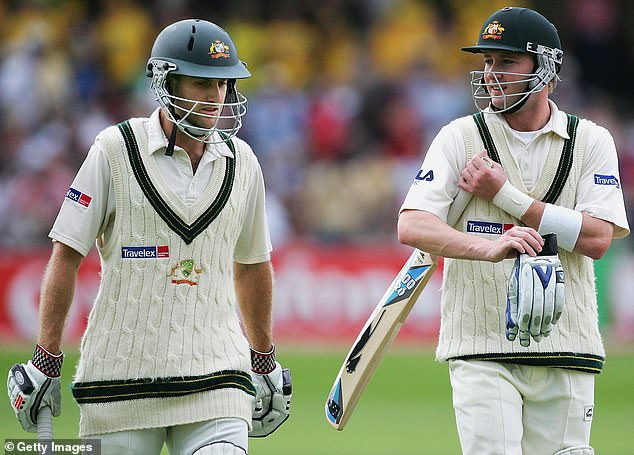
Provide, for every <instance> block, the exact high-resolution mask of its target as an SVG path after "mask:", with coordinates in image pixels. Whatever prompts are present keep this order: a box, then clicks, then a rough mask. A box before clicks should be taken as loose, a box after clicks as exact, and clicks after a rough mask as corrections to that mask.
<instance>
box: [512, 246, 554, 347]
mask: <svg viewBox="0 0 634 455" xmlns="http://www.w3.org/2000/svg"><path fill="white" fill-rule="evenodd" d="M544 242H545V243H544V247H543V248H542V251H541V252H540V253H539V254H538V255H537V256H535V257H531V256H529V255H528V254H520V255H519V256H518V258H517V259H516V261H515V265H514V267H513V272H512V274H511V278H510V280H509V285H508V293H507V305H506V338H507V339H508V340H509V341H513V340H515V338H516V337H518V336H519V340H520V344H521V345H522V346H524V347H526V346H529V345H530V342H531V338H532V339H533V340H535V341H536V342H537V343H539V342H540V341H541V339H542V337H544V336H546V337H547V336H549V335H550V332H551V331H552V330H553V328H554V325H555V324H557V321H558V320H559V318H560V317H561V314H562V312H563V307H564V302H565V286H564V270H563V268H562V266H561V262H560V260H559V255H558V254H557V252H558V249H557V236H556V235H555V234H547V235H545V236H544Z"/></svg>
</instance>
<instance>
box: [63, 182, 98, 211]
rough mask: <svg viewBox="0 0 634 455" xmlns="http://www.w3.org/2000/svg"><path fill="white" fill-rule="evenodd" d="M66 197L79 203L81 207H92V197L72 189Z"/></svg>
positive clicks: (69, 189)
mask: <svg viewBox="0 0 634 455" xmlns="http://www.w3.org/2000/svg"><path fill="white" fill-rule="evenodd" d="M66 197H67V198H68V199H70V200H71V201H74V202H76V203H78V204H79V205H83V206H84V207H88V206H90V202H91V201H92V197H90V196H88V195H87V194H86V193H82V192H81V191H78V190H76V189H75V188H72V187H71V188H68V191H67V192H66Z"/></svg>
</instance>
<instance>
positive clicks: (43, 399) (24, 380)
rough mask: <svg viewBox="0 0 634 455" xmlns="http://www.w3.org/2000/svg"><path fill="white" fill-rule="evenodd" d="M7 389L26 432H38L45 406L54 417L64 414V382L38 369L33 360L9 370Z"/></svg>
mask: <svg viewBox="0 0 634 455" xmlns="http://www.w3.org/2000/svg"><path fill="white" fill-rule="evenodd" d="M7 390H8V392H9V399H10V400H11V407H12V408H13V411H14V412H15V416H16V417H17V418H18V421H19V422H20V425H22V428H23V429H24V430H25V431H28V432H30V433H37V416H38V413H39V412H40V409H41V408H42V407H45V406H48V407H50V408H51V413H52V414H53V416H55V417H57V416H59V415H60V414H61V412H62V394H61V387H60V379H59V376H58V377H50V376H47V375H45V374H44V373H42V372H41V371H40V370H38V369H37V368H36V367H35V366H34V365H33V362H32V361H31V360H29V361H28V362H27V364H26V365H25V364H23V363H22V364H16V365H14V366H13V367H12V368H11V370H9V377H8V379H7Z"/></svg>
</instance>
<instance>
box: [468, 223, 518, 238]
mask: <svg viewBox="0 0 634 455" xmlns="http://www.w3.org/2000/svg"><path fill="white" fill-rule="evenodd" d="M513 226H514V224H512V223H491V222H488V221H472V220H469V221H467V232H470V233H472V234H497V235H502V234H504V233H505V232H506V231H508V230H509V229H511V228H512V227H513Z"/></svg>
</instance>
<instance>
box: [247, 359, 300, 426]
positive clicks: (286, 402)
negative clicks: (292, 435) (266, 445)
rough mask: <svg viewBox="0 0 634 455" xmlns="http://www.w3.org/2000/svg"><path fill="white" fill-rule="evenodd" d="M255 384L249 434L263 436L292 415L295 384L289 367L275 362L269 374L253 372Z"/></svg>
mask: <svg viewBox="0 0 634 455" xmlns="http://www.w3.org/2000/svg"><path fill="white" fill-rule="evenodd" d="M251 377H252V379H253V385H254V386H255V399H254V409H253V418H252V429H251V431H250V432H249V436H250V437H252V438H261V437H264V436H268V435H270V434H271V433H273V432H274V431H275V430H277V429H278V428H279V427H280V426H281V425H282V424H283V423H284V422H286V420H287V419H288V417H289V415H290V410H291V397H292V392H293V386H292V384H291V372H290V370H289V369H288V368H282V366H281V365H280V364H279V363H277V362H275V369H274V370H273V371H271V372H270V373H268V374H258V373H255V372H251Z"/></svg>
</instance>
